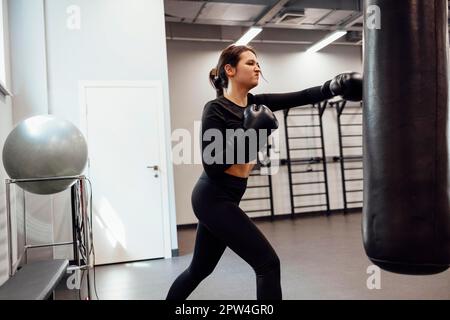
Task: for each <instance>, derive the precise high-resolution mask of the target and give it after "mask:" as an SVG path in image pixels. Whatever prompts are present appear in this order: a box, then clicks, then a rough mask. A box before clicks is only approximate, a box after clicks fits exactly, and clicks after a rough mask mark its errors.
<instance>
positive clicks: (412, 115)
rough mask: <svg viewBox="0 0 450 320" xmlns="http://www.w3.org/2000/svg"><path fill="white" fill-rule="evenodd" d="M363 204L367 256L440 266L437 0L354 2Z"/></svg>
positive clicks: (446, 228)
mask: <svg viewBox="0 0 450 320" xmlns="http://www.w3.org/2000/svg"><path fill="white" fill-rule="evenodd" d="M364 1H365V3H364V11H365V17H364V18H365V20H364V21H365V25H364V112H363V115H364V116H363V117H364V118H363V136H364V150H363V154H364V156H363V158H364V160H363V163H364V197H363V198H364V205H363V219H362V233H363V241H364V248H365V251H366V253H367V256H368V257H369V258H370V260H371V261H372V262H373V263H374V264H376V265H378V266H379V267H381V268H382V269H385V270H387V271H391V272H395V273H401V274H434V273H439V272H442V271H444V270H446V269H447V268H448V267H449V264H450V208H449V191H450V190H449V179H448V176H449V157H448V150H449V143H448V128H447V124H448V77H447V74H448V69H447V68H448V66H447V52H448V30H447V29H448V26H447V24H448V21H447V11H448V7H447V0H395V1H393V0H364Z"/></svg>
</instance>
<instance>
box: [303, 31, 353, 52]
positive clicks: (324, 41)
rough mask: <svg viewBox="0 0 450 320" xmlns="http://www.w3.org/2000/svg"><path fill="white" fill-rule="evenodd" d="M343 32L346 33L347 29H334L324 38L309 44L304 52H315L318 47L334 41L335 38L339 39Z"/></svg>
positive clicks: (320, 47)
mask: <svg viewBox="0 0 450 320" xmlns="http://www.w3.org/2000/svg"><path fill="white" fill-rule="evenodd" d="M345 34H347V31H345V30H338V31H335V32H333V33H331V34H330V35H329V36H327V37H326V38H324V39H322V40H320V41H319V42H317V43H316V44H314V45H313V46H311V47H310V48H309V49H308V50H306V52H308V53H312V52H317V51H319V50H320V49H322V48H324V47H326V46H327V45H329V44H330V43H332V42H334V41H336V40H337V39H339V38H340V37H342V36H343V35H345Z"/></svg>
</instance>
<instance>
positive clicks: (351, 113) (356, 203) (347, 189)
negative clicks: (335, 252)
mask: <svg viewBox="0 0 450 320" xmlns="http://www.w3.org/2000/svg"><path fill="white" fill-rule="evenodd" d="M346 104H347V101H345V100H342V101H338V102H335V103H332V104H331V105H332V106H336V111H337V121H338V130H339V153H340V155H339V160H340V164H341V179H342V196H343V200H344V213H347V211H348V209H349V206H350V208H361V207H362V192H363V189H362V187H359V186H358V187H355V186H354V184H355V183H356V184H361V182H362V181H363V177H362V172H363V163H362V162H363V157H362V147H363V146H362V107H361V105H360V106H347V107H346ZM344 109H345V112H344ZM355 119H356V121H357V122H354V121H352V120H355ZM349 140H350V141H353V142H349ZM355 140H358V141H357V143H355V142H354V141H355ZM347 150H348V151H349V150H356V151H360V152H358V154H355V152H352V155H349V154H348V152H347ZM349 171H352V172H357V173H360V175H359V176H357V177H356V178H355V177H352V178H350V179H349V178H348V176H347V174H346V173H347V172H349ZM350 194H360V195H361V200H359V199H357V200H354V199H353V200H352V201H348V197H349V195H350Z"/></svg>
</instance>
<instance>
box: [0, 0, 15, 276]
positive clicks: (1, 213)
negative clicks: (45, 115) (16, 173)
mask: <svg viewBox="0 0 450 320" xmlns="http://www.w3.org/2000/svg"><path fill="white" fill-rule="evenodd" d="M7 6H8V4H7V2H6V1H4V7H3V14H4V18H5V23H4V26H3V27H4V30H5V39H4V41H5V53H6V54H5V66H6V70H5V71H6V84H5V85H6V87H7V88H8V89H10V88H11V68H10V65H11V62H10V55H9V50H10V45H9V30H8V8H7ZM11 105H12V103H11V98H10V97H5V96H3V95H1V94H0V146H1V147H2V148H3V144H4V142H5V139H6V137H7V136H8V134H9V132H10V131H11V129H12V126H13V125H12V107H11ZM0 150H1V149H0ZM6 178H7V175H6V173H5V170H4V168H3V162H2V157H0V285H1V284H2V283H3V282H4V281H6V279H7V277H8V246H7V238H6V237H7V229H6V203H5V184H4V181H5V179H6Z"/></svg>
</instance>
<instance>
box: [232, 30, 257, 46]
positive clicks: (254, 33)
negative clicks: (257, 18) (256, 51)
mask: <svg viewBox="0 0 450 320" xmlns="http://www.w3.org/2000/svg"><path fill="white" fill-rule="evenodd" d="M261 31H262V28H261V27H251V28H250V29H249V30H248V31H247V32H246V33H245V34H244V35H243V36H242V37H241V38H240V39H239V40H238V41H236V43H235V44H234V45H236V46H245V45H246V44H247V43H249V42H250V41H252V40H253V38H254V37H256V36H257V35H258V34H259V33H260V32H261Z"/></svg>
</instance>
